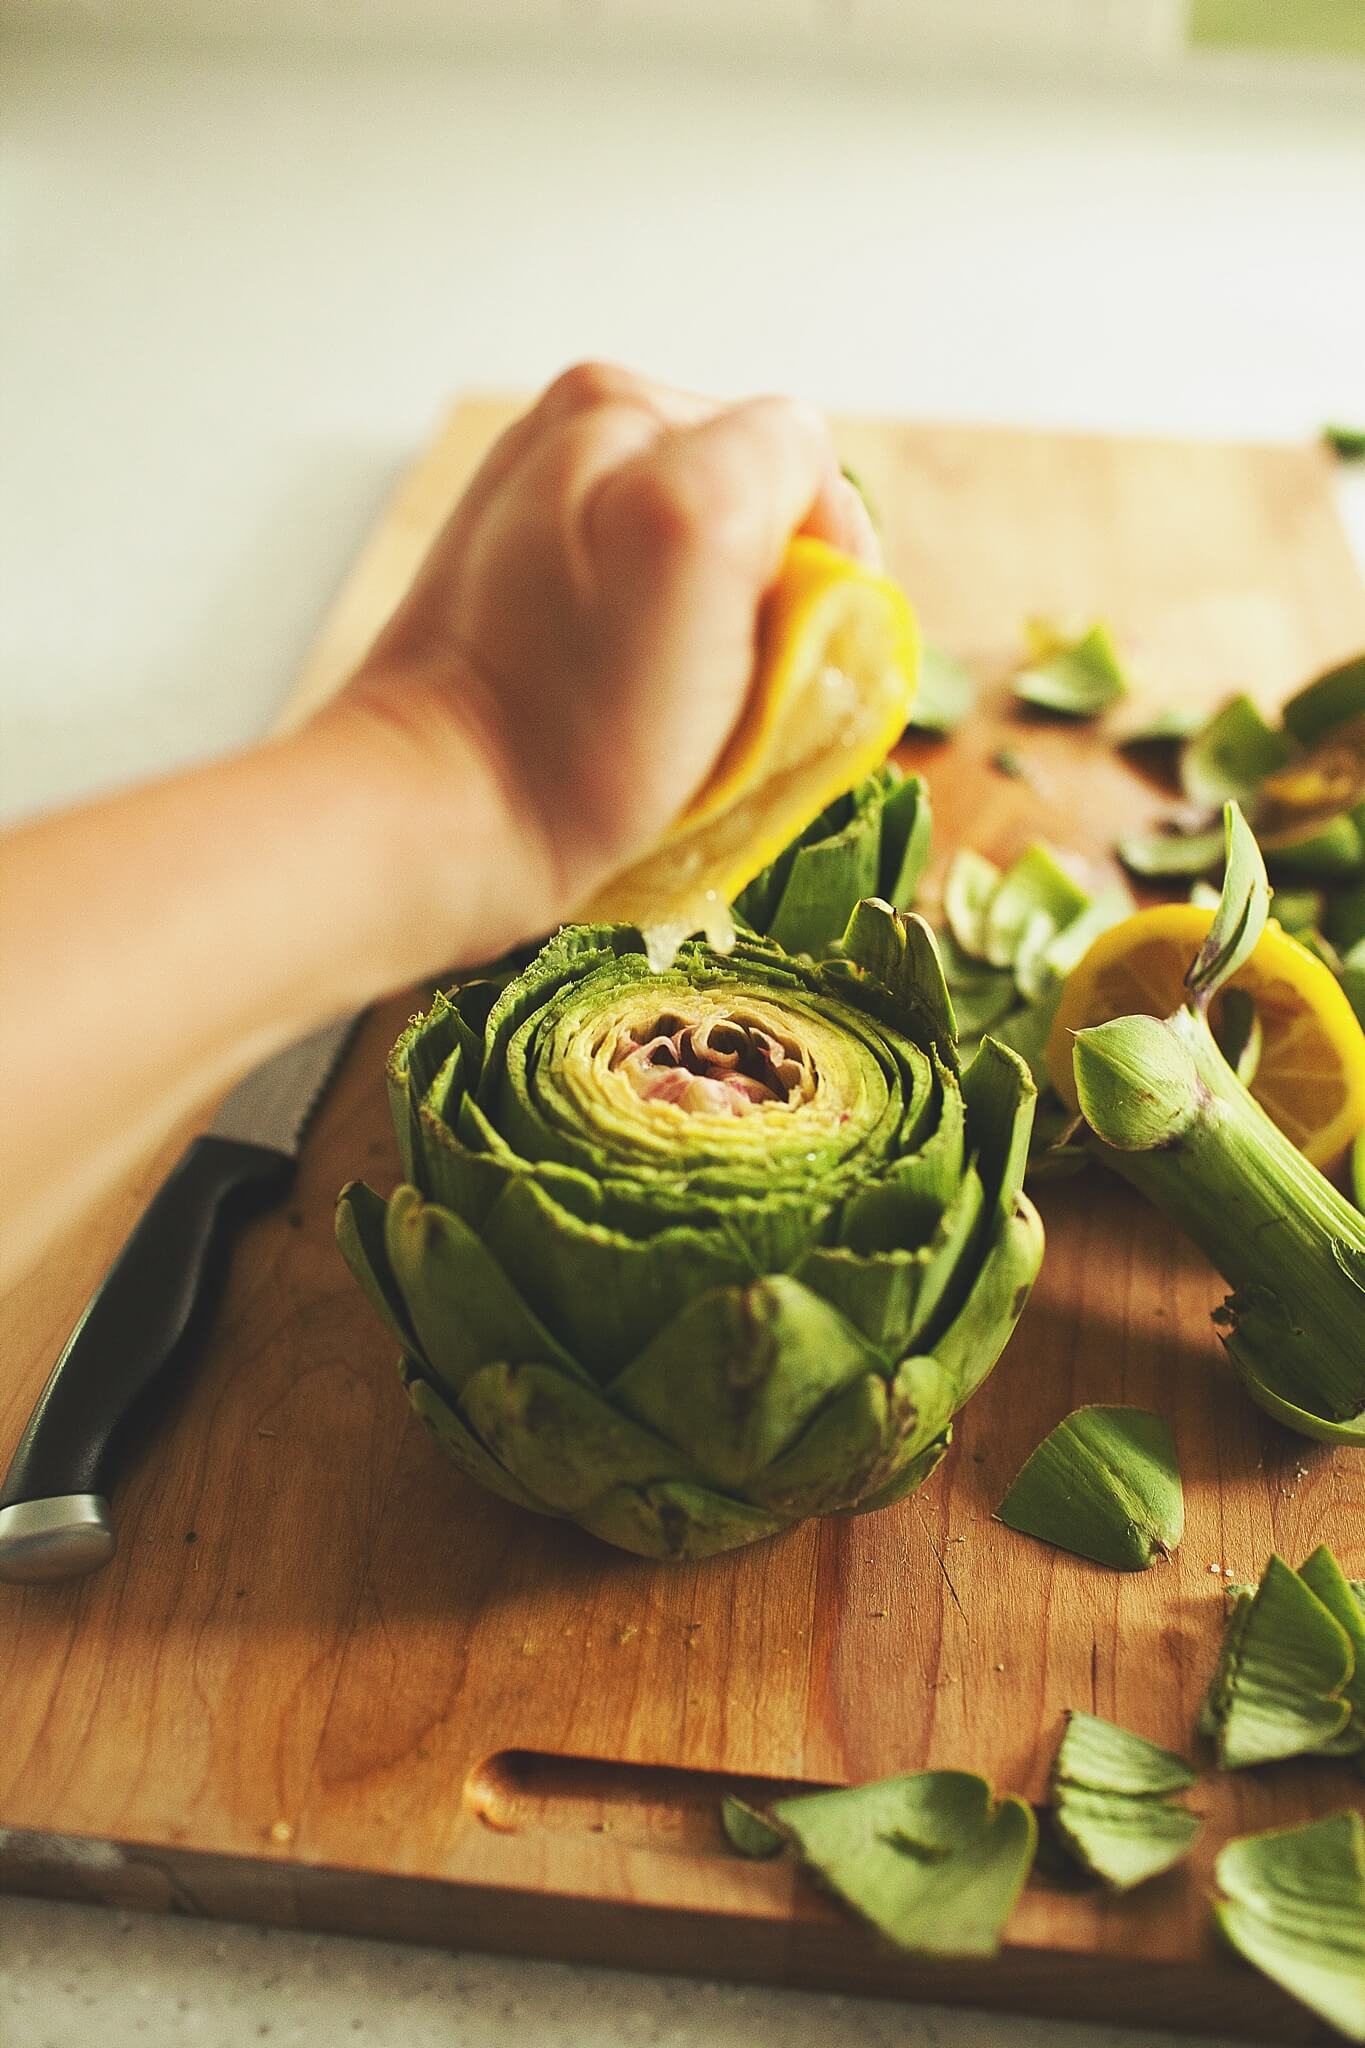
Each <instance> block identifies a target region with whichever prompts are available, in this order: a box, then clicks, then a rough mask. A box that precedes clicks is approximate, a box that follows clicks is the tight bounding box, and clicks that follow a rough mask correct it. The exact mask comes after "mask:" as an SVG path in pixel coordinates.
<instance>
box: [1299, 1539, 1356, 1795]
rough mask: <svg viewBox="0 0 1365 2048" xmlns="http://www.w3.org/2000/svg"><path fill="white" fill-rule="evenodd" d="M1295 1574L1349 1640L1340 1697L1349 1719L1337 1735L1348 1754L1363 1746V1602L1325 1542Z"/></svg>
mask: <svg viewBox="0 0 1365 2048" xmlns="http://www.w3.org/2000/svg"><path fill="white" fill-rule="evenodd" d="M1299 1577H1300V1578H1301V1579H1302V1580H1303V1583H1304V1585H1305V1586H1307V1588H1308V1590H1309V1592H1310V1593H1316V1595H1317V1597H1318V1599H1319V1600H1321V1602H1322V1604H1323V1606H1324V1607H1325V1608H1326V1609H1327V1612H1328V1613H1329V1614H1330V1615H1331V1616H1332V1618H1333V1620H1334V1621H1336V1622H1339V1623H1340V1625H1341V1627H1342V1628H1344V1629H1345V1631H1346V1633H1347V1635H1348V1636H1349V1637H1350V1640H1351V1653H1352V1656H1353V1657H1354V1659H1355V1668H1354V1669H1353V1671H1352V1672H1351V1676H1350V1678H1349V1679H1348V1680H1347V1682H1346V1686H1345V1689H1344V1694H1343V1697H1344V1698H1345V1700H1346V1702H1347V1704H1348V1705H1349V1707H1350V1709H1351V1718H1350V1720H1349V1721H1348V1723H1347V1725H1346V1727H1345V1728H1344V1729H1343V1730H1342V1732H1341V1735H1340V1736H1339V1737H1338V1748H1339V1753H1340V1754H1342V1755H1347V1756H1349V1755H1351V1754H1353V1753H1354V1752H1355V1751H1357V1750H1361V1749H1365V1605H1362V1603H1361V1602H1360V1601H1359V1600H1358V1599H1357V1597H1356V1595H1355V1592H1354V1590H1353V1588H1352V1585H1351V1581H1350V1580H1349V1579H1348V1578H1347V1576H1346V1574H1345V1572H1344V1571H1343V1570H1342V1569H1341V1566H1340V1565H1339V1564H1338V1563H1337V1561H1336V1558H1335V1557H1334V1556H1333V1555H1332V1552H1331V1551H1330V1550H1329V1549H1328V1547H1327V1545H1326V1544H1325V1543H1320V1544H1319V1545H1318V1547H1317V1549H1316V1550H1315V1551H1313V1552H1312V1554H1311V1555H1310V1556H1308V1557H1306V1558H1305V1559H1304V1561H1303V1563H1302V1564H1301V1565H1300V1566H1299Z"/></svg>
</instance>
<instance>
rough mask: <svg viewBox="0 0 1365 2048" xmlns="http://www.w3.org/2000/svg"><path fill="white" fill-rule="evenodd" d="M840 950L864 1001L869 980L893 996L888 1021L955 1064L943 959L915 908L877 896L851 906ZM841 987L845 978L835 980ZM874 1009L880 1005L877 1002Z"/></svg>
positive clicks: (954, 1028) (954, 1030) (953, 1025)
mask: <svg viewBox="0 0 1365 2048" xmlns="http://www.w3.org/2000/svg"><path fill="white" fill-rule="evenodd" d="M840 952H841V954H842V956H843V961H844V963H846V965H847V966H849V967H851V968H852V969H854V970H855V972H856V974H857V976H858V977H859V978H858V979H857V980H854V981H852V982H851V984H848V985H847V986H848V987H849V988H850V989H851V990H852V991H853V992H855V1000H856V999H857V996H858V995H861V996H862V999H863V1001H864V1002H865V1003H866V1001H867V997H868V994H869V984H870V985H871V988H872V989H876V988H880V989H882V990H884V991H885V993H886V995H887V996H888V997H889V998H890V999H891V1013H890V1017H889V1019H888V1021H889V1022H891V1023H893V1024H896V1025H898V1026H899V1027H900V1028H901V1029H903V1030H907V1031H909V1032H910V1034H911V1035H912V1037H913V1038H914V1040H915V1041H916V1042H917V1043H919V1042H921V1041H922V1042H923V1043H924V1044H926V1045H928V1046H930V1047H932V1048H933V1050H934V1051H935V1052H936V1053H937V1054H938V1055H939V1057H940V1058H941V1059H942V1060H943V1061H944V1062H945V1063H946V1064H947V1065H948V1066H949V1067H953V1068H955V1067H956V1065H957V1053H956V1049H955V1039H956V1035H957V1025H956V1022H955V1019H954V1017H953V1003H952V997H951V996H950V995H949V993H948V984H947V982H946V980H945V979H944V974H943V960H942V957H941V956H940V953H939V950H938V942H937V940H936V939H935V938H934V934H933V932H932V931H931V930H930V928H929V926H928V925H927V924H926V923H925V921H924V919H923V918H922V917H920V916H919V915H918V913H917V912H915V911H913V910H911V911H900V910H893V909H892V907H891V905H890V904H889V903H883V902H882V901H881V900H880V898H878V897H875V896H873V897H866V898H864V900H863V901H862V902H861V903H857V904H855V905H854V907H853V913H852V915H851V916H850V918H849V920H848V925H847V927H846V929H845V931H844V936H843V939H842V940H841V942H840ZM837 985H838V986H839V987H840V989H841V992H843V991H844V989H845V984H843V983H842V982H841V981H840V982H839V983H838V984H837ZM871 1007H872V1008H873V1011H874V1014H876V1013H877V1012H878V1011H879V1010H880V1009H881V1008H882V1006H881V1005H879V1004H873V1005H872V1006H871Z"/></svg>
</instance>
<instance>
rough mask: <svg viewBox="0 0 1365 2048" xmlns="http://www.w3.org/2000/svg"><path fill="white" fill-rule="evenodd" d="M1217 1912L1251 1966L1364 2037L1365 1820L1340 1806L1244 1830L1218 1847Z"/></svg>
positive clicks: (1351, 2037)
mask: <svg viewBox="0 0 1365 2048" xmlns="http://www.w3.org/2000/svg"><path fill="white" fill-rule="evenodd" d="M1214 1880H1215V1882H1216V1884H1217V1886H1218V1889H1219V1891H1220V1892H1221V1893H1222V1894H1223V1896H1222V1898H1220V1899H1217V1900H1215V1902H1214V1908H1213V1910H1214V1915H1215V1917H1216V1919H1217V1921H1218V1925H1219V1927H1220V1928H1221V1929H1222V1932H1223V1934H1224V1935H1225V1936H1226V1938H1227V1940H1228V1941H1229V1942H1230V1943H1231V1945H1232V1947H1233V1948H1235V1949H1236V1950H1237V1952H1238V1954H1239V1955H1241V1956H1243V1957H1244V1958H1245V1959H1246V1961H1247V1962H1249V1963H1250V1964H1252V1966H1253V1967H1254V1968H1255V1969H1258V1970H1261V1971H1263V1972H1264V1974H1265V1975H1266V1976H1267V1977H1269V1978H1270V1979H1271V1980H1272V1981H1273V1982H1274V1983H1276V1984H1278V1985H1280V1986H1281V1987H1282V1988H1283V1989H1284V1990H1285V1991H1287V1992H1288V1993H1289V1995H1290V1997H1291V1998H1297V1999H1298V2000H1300V2002H1301V2003H1302V2004H1304V2005H1306V2006H1307V2007H1308V2008H1309V2009H1310V2011H1312V2012H1315V2013H1317V2014H1319V2015H1320V2016H1321V2018H1323V2019H1325V2020H1326V2021H1328V2023H1329V2024H1330V2025H1331V2026H1334V2027H1336V2028H1338V2029H1339V2030H1340V2032H1341V2033H1343V2034H1344V2035H1345V2036H1346V2038H1347V2040H1348V2041H1365V1821H1362V1819H1361V1817H1360V1815H1359V1814H1358V1813H1336V1814H1332V1815H1330V1816H1329V1817H1328V1818H1327V1819H1326V1820H1315V1821H1309V1822H1308V1823H1307V1825H1306V1826H1303V1827H1295V1828H1274V1829H1272V1830H1271V1831H1270V1832H1269V1833H1267V1834H1263V1835H1242V1836H1240V1837H1239V1838H1238V1839H1237V1840H1236V1841H1232V1842H1229V1843H1228V1844H1227V1845H1226V1847H1225V1848H1223V1849H1221V1850H1220V1851H1219V1854H1218V1861H1217V1863H1216V1864H1215V1865H1214Z"/></svg>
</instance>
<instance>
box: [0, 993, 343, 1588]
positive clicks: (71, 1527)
mask: <svg viewBox="0 0 1365 2048" xmlns="http://www.w3.org/2000/svg"><path fill="white" fill-rule="evenodd" d="M361 1014H362V1013H359V1012H357V1013H356V1014H354V1015H352V1016H347V1017H340V1018H338V1019H337V1020H336V1021H335V1022H334V1023H332V1024H328V1025H326V1026H325V1027H324V1028H323V1029H322V1030H321V1031H317V1032H314V1033H313V1034H312V1036H311V1037H309V1038H304V1039H301V1040H300V1041H299V1042H298V1043H297V1044H296V1045H291V1046H288V1047H286V1049H285V1050H284V1051H283V1052H281V1053H277V1054H276V1055H275V1056H274V1058H273V1059H268V1060H266V1061H264V1062H263V1063H262V1064H261V1065H260V1066H258V1067H255V1068H253V1070H252V1071H251V1072H250V1073H249V1074H248V1075H246V1077H245V1078H244V1079H243V1080H241V1081H239V1082H238V1084H237V1086H236V1087H235V1088H234V1089H233V1090H232V1092H231V1094H230V1095H228V1096H227V1098H226V1099H225V1100H224V1102H223V1105H222V1107H221V1108H220V1110H219V1111H218V1114H217V1116H216V1117H215V1118H214V1120H213V1122H212V1124H211V1125H210V1126H209V1129H208V1131H207V1132H205V1134H204V1135H203V1136H202V1137H198V1138H195V1139H194V1141H193V1143H192V1144H191V1145H190V1146H189V1148H188V1150H187V1151H186V1152H185V1153H184V1155H183V1156H182V1158H181V1159H180V1161H179V1163H178V1164H177V1165H176V1166H174V1167H173V1168H172V1169H171V1172H170V1173H169V1174H168V1175H167V1177H166V1179H165V1180H164V1181H163V1182H162V1183H161V1186H160V1187H159V1188H158V1189H157V1191H156V1193H155V1195H153V1197H152V1200H151V1203H150V1204H149V1206H148V1208H147V1209H146V1210H145V1212H144V1213H143V1215H142V1217H141V1219H140V1221H139V1222H138V1224H137V1226H136V1228H135V1229H134V1231H133V1234H132V1236H131V1237H130V1238H129V1239H128V1242H127V1243H126V1244H125V1245H124V1247H123V1249H122V1251H121V1252H120V1253H119V1255H118V1257H117V1259H116V1260H115V1261H114V1264H113V1265H112V1266H111V1267H110V1269H109V1271H108V1273H106V1275H105V1277H104V1279H103V1280H102V1281H101V1282H100V1284H99V1286H98V1287H97V1288H96V1290H95V1292H94V1294H93V1296H92V1297H91V1299H90V1301H89V1303H88V1305H87V1307H86V1309H85V1312H84V1314H83V1315H82V1316H81V1319H80V1321H79V1322H78V1323H77V1325H76V1327H75V1329H74V1330H73V1331H72V1333H71V1335H70V1337H69V1338H68V1339H67V1343H66V1348H65V1349H64V1350H63V1352H62V1355H61V1357H60V1358H59V1359H58V1360H57V1363H56V1364H55V1365H54V1366H53V1368H52V1372H51V1375H50V1376H49V1378H48V1382H47V1385H46V1386H45V1387H44V1388H43V1391H42V1393H41V1394H40V1395H39V1397H38V1405H37V1406H36V1408H35V1409H34V1411H33V1414H32V1415H31V1416H30V1418H29V1423H28V1427H27V1429H26V1430H25V1431H24V1434H23V1436H22V1437H21V1438H20V1439H19V1447H18V1449H17V1450H16V1451H15V1453H14V1457H13V1459H12V1461H11V1463H10V1468H9V1471H8V1473H7V1474H6V1476H5V1483H4V1485H3V1486H2V1487H0V1579H7V1580H9V1581H11V1582H12V1583H14V1584H16V1585H27V1584H30V1583H32V1582H34V1581H37V1580H43V1579H74V1578H79V1577H80V1576H81V1575H82V1574H83V1573H85V1572H93V1571H98V1569H99V1567H100V1566H101V1565H103V1564H107V1563H108V1562H109V1559H110V1558H111V1557H112V1556H113V1554H114V1549H115V1541H116V1539H115V1535H114V1527H113V1523H112V1521H111V1519H110V1513H109V1495H110V1491H111V1485H112V1481H113V1477H114V1470H115V1466H116V1464H117V1462H118V1457H119V1452H120V1450H121V1449H122V1447H123V1446H124V1445H125V1444H126V1442H127V1441H128V1439H129V1436H130V1434H131V1432H130V1430H129V1428H128V1425H129V1423H130V1422H132V1421H137V1422H142V1421H144V1420H149V1419H150V1416H151V1413H152V1411H153V1410H154V1408H155V1407H156V1405H157V1397H158V1396H160V1397H161V1399H162V1401H163V1402H164V1400H165V1398H166V1397H168V1396H169V1395H170V1393H171V1392H172V1391H173V1389H174V1386H175V1384H176V1381H177V1379H178V1377H179V1368H180V1367H181V1366H182V1365H183V1364H184V1362H185V1360H186V1359H187V1357H188V1355H189V1353H190V1352H191V1350H192V1349H193V1347H194V1344H195V1342H196V1340H197V1339H198V1338H199V1337H200V1336H202V1334H203V1332H204V1330H205V1328H206V1327H207V1325H208V1323H209V1321H210V1319H211V1317H212V1313H213V1309H214V1307H215V1306H216V1304H217V1300H218V1297H219V1294H220V1292H221V1289H222V1285H223V1282H224V1280H225V1279H226V1277H227V1269H228V1258H229V1254H230V1252H231V1249H232V1243H233V1239H234V1238H235V1236H236V1234H237V1230H238V1227H239V1226H240V1224H241V1223H242V1222H243V1221H244V1220H245V1219H246V1217H247V1216H249V1215H250V1214H252V1213H253V1212H254V1211H255V1210H257V1209H261V1208H264V1207H266V1206H267V1205H269V1204H270V1203H272V1202H277V1201H279V1200H280V1198H281V1197H282V1196H283V1194H284V1192H285V1190H286V1189H287V1188H288V1186H289V1184H290V1182H291V1181H292V1180H293V1178H294V1170H295V1167H296V1165H297V1163H298V1155H299V1148H300V1146H301V1144H302V1142H303V1137H304V1133H305V1131H306V1130H307V1128H308V1124H309V1121H310V1119H311V1117H312V1114H313V1111H314V1109H315V1108H316V1107H317V1104H318V1102H319V1101H320V1099H321V1097H322V1095H323V1092H324V1090H325V1089H326V1087H327V1085H328V1083H329V1082H330V1080H331V1078H332V1075H333V1074H334V1072H335V1071H336V1068H337V1065H338V1063H339V1062H340V1060H341V1056H342V1054H343V1053H344V1052H345V1050H346V1047H347V1046H348V1044H349V1043H350V1040H351V1035H352V1033H353V1032H354V1030H355V1028H356V1026H357V1024H358V1023H359V1022H360V1015H361Z"/></svg>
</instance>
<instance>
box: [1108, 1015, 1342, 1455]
mask: <svg viewBox="0 0 1365 2048" xmlns="http://www.w3.org/2000/svg"><path fill="white" fill-rule="evenodd" d="M1075 1071H1076V1086H1077V1090H1078V1092H1079V1094H1080V1100H1081V1108H1082V1110H1083V1112H1084V1114H1085V1118H1086V1121H1087V1123H1088V1124H1089V1125H1090V1128H1091V1130H1092V1131H1093V1132H1094V1134H1095V1136H1096V1138H1097V1139H1098V1140H1099V1141H1100V1143H1101V1145H1102V1146H1103V1147H1104V1153H1103V1156H1104V1158H1105V1160H1106V1162H1107V1163H1108V1164H1109V1165H1110V1166H1112V1167H1114V1168H1115V1170H1116V1171H1117V1172H1119V1173H1121V1174H1122V1175H1123V1177H1124V1178H1125V1179H1126V1180H1128V1181H1131V1182H1132V1184H1133V1186H1134V1187H1136V1188H1139V1189H1140V1190H1141V1191H1142V1193H1143V1194H1145V1195H1146V1196H1147V1197H1148V1198H1149V1199H1150V1200H1151V1201H1152V1202H1154V1203H1155V1204H1156V1206H1157V1208H1159V1209H1160V1210H1161V1211H1162V1212H1163V1213H1164V1214H1165V1215H1167V1216H1169V1217H1170V1218H1171V1219H1172V1221H1173V1222H1175V1223H1178V1224H1179V1225H1180V1227H1181V1228H1182V1229H1183V1230H1185V1231H1187V1232H1188V1234H1189V1235H1190V1236H1191V1237H1192V1238H1193V1239H1194V1241H1195V1243H1196V1244H1197V1245H1198V1246H1199V1247H1200V1249H1201V1250H1202V1251H1203V1252H1205V1253H1206V1254H1207V1256H1208V1257H1209V1258H1210V1259H1211V1260H1212V1262H1213V1264H1214V1265H1215V1266H1216V1267H1217V1268H1218V1271H1219V1272H1220V1273H1221V1274H1222V1275H1223V1277H1224V1279H1225V1280H1227V1281H1228V1282H1229V1284H1230V1285H1231V1287H1232V1289H1233V1292H1232V1294H1231V1295H1230V1296H1229V1297H1228V1300H1227V1301H1226V1303H1225V1304H1224V1306H1223V1307H1222V1308H1221V1309H1220V1310H1219V1311H1218V1313H1217V1315H1216V1317H1215V1320H1216V1321H1217V1322H1218V1323H1219V1325H1220V1334H1221V1335H1222V1338H1223V1342H1224V1344H1225V1345H1226V1346H1227V1349H1228V1352H1229V1354H1230V1355H1231V1357H1232V1359H1233V1361H1234V1364H1235V1365H1236V1367H1237V1370H1238V1373H1239V1375H1240V1376H1241V1378H1242V1379H1243V1381H1244V1383H1245V1384H1246V1386H1247V1389H1248V1391H1249V1392H1250V1393H1251V1394H1252V1396H1253V1398H1254V1399H1256V1400H1258V1401H1259V1402H1260V1403H1261V1405H1262V1406H1263V1407H1266V1408H1267V1409H1268V1410H1269V1412H1271V1413H1272V1414H1275V1415H1277V1416H1278V1417H1279V1419H1280V1420H1282V1421H1285V1422H1288V1423H1290V1426H1291V1427H1296V1428H1298V1429H1300V1430H1301V1431H1302V1432H1303V1433H1305V1434H1309V1435H1314V1436H1319V1437H1323V1438H1325V1439H1328V1440H1333V1441H1342V1442H1362V1443H1365V1339H1363V1336H1362V1333H1363V1332H1365V1217H1362V1215H1361V1214H1360V1212H1359V1211H1358V1210H1356V1209H1355V1208H1353V1207H1352V1205H1351V1204H1350V1203H1349V1202H1348V1201H1347V1200H1346V1198H1345V1196H1344V1195H1342V1194H1340V1193H1339V1192H1338V1191H1337V1189H1336V1188H1335V1187H1333V1186H1332V1184H1331V1182H1330V1181H1329V1180H1327V1179H1326V1178H1325V1176H1324V1175H1323V1174H1321V1173H1319V1172H1318V1170H1317V1168H1316V1167H1315V1166H1312V1165H1310V1163H1309V1161H1308V1160H1307V1159H1305V1158H1304V1156H1303V1154H1302V1153H1301V1152H1300V1151H1298V1150H1297V1148H1296V1147H1295V1146H1294V1145H1293V1144H1292V1143H1291V1142H1290V1140H1289V1139H1288V1138H1287V1137H1286V1136H1285V1135H1284V1133H1283V1132H1282V1131H1281V1130H1280V1129H1279V1128H1278V1127H1277V1126H1276V1125H1275V1124H1274V1123H1273V1122H1272V1121H1271V1119H1270V1118H1269V1117H1268V1116H1267V1115H1266V1113H1265V1111H1264V1110H1263V1109H1262V1108H1261V1106H1260V1104H1259V1103H1257V1102H1256V1101H1255V1100H1254V1099H1253V1097H1252V1096H1251V1095H1250V1094H1249V1093H1248V1091H1247V1089H1246V1088H1245V1087H1244V1086H1243V1084H1242V1083H1241V1082H1240V1081H1239V1080H1238V1078H1237V1076H1236V1075H1235V1074H1234V1073H1233V1072H1232V1070H1231V1068H1230V1067H1229V1066H1228V1063H1227V1061H1226V1060H1225V1059H1224V1057H1223V1055H1222V1053H1221V1052H1220V1051H1219V1049H1218V1046H1217V1043H1216V1042H1215V1040H1214V1037H1213V1034H1212V1031H1211V1030H1210V1028H1209V1024H1208V1021H1207V1018H1206V1017H1205V1016H1204V1015H1203V1014H1202V1011H1200V1010H1194V1009H1181V1010H1177V1011H1176V1013H1175V1015H1174V1016H1172V1017H1168V1018H1167V1019H1166V1020H1165V1021H1164V1022H1162V1021H1160V1020H1158V1019H1157V1018H1155V1017H1120V1018H1116V1019H1115V1020H1114V1021H1113V1022H1111V1023H1108V1024H1100V1025H1096V1026H1094V1027H1093V1028H1092V1029H1090V1030H1086V1031H1080V1032H1078V1033H1077V1035H1076V1047H1075Z"/></svg>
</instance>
